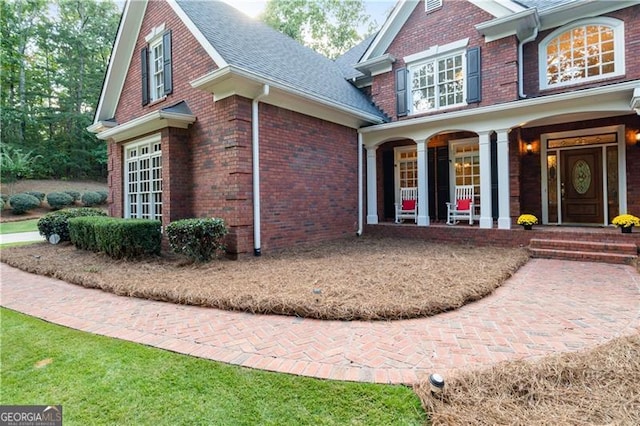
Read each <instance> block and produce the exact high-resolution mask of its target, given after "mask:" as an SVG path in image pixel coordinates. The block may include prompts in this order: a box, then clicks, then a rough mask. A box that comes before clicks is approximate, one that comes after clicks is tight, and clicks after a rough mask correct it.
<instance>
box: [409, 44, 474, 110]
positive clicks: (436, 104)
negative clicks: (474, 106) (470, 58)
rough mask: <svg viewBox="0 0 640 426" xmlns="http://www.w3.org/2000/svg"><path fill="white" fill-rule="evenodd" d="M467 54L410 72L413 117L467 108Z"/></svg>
mask: <svg viewBox="0 0 640 426" xmlns="http://www.w3.org/2000/svg"><path fill="white" fill-rule="evenodd" d="M464 80H465V73H464V54H463V53H455V54H453V55H449V56H446V57H440V58H436V59H433V60H430V61H428V62H423V63H421V64H418V65H415V66H413V67H412V68H411V107H412V111H413V112H414V113H418V112H424V111H430V110H435V109H440V108H445V107H451V106H455V105H463V104H464V89H465V81H464Z"/></svg>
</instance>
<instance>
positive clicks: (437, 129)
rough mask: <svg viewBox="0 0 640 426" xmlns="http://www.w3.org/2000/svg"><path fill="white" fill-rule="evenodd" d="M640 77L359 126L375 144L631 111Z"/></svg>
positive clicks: (367, 141)
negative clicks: (621, 81) (618, 82)
mask: <svg viewBox="0 0 640 426" xmlns="http://www.w3.org/2000/svg"><path fill="white" fill-rule="evenodd" d="M639 86H640V80H634V81H629V82H625V83H620V84H616V85H611V86H602V87H597V88H593V89H584V90H579V91H574V92H567V93H561V94H557V95H549V96H543V97H538V98H531V99H522V100H518V101H514V102H508V103H504V104H498V105H491V106H487V107H480V108H472V109H463V110H459V111H452V112H446V113H440V114H435V115H430V116H422V117H418V118H413V119H408V120H401V121H395V122H392V123H387V124H381V125H376V126H371V127H365V128H362V129H360V133H361V134H362V137H363V138H362V139H363V143H364V144H365V146H367V147H374V146H377V145H380V144H382V143H384V142H387V141H391V140H396V139H402V138H407V139H413V140H414V141H420V140H425V139H429V138H430V137H432V136H434V135H436V134H438V133H443V132H448V131H452V130H456V131H470V132H474V133H478V134H480V133H487V132H491V131H497V130H508V129H512V128H515V127H531V126H534V125H535V126H538V125H541V124H555V123H561V122H571V121H578V120H584V119H589V118H596V117H612V116H617V115H627V114H632V113H633V112H634V110H633V109H632V108H631V107H630V101H631V99H632V97H633V93H634V89H635V88H636V87H639Z"/></svg>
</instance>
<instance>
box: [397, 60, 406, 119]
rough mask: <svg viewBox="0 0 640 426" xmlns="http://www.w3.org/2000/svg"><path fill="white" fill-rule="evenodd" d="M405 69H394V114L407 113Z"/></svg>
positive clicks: (399, 115)
mask: <svg viewBox="0 0 640 426" xmlns="http://www.w3.org/2000/svg"><path fill="white" fill-rule="evenodd" d="M407 112H408V111H407V69H406V68H400V69H397V70H396V115H397V116H398V117H402V116H404V115H407Z"/></svg>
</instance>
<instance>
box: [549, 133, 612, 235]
mask: <svg viewBox="0 0 640 426" xmlns="http://www.w3.org/2000/svg"><path fill="white" fill-rule="evenodd" d="M546 148H547V153H546V163H547V164H546V172H547V173H546V175H547V192H548V201H547V212H548V223H557V224H580V225H606V224H609V223H611V220H612V219H613V218H614V217H615V216H616V215H618V212H619V211H620V203H619V197H618V194H619V186H620V182H619V153H618V149H619V147H618V134H617V132H612V133H606V134H585V135H578V136H573V137H562V138H550V139H548V140H547V141H546Z"/></svg>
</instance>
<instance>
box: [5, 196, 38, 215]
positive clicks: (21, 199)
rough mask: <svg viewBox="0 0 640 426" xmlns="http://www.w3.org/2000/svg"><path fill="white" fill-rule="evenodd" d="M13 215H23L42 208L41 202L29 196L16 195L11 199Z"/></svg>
mask: <svg viewBox="0 0 640 426" xmlns="http://www.w3.org/2000/svg"><path fill="white" fill-rule="evenodd" d="M9 204H11V208H12V209H13V214H23V213H25V212H27V211H29V210H33V209H35V208H36V207H39V206H40V200H38V199H37V198H36V197H34V196H33V195H29V194H16V195H12V196H11V198H9Z"/></svg>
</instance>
